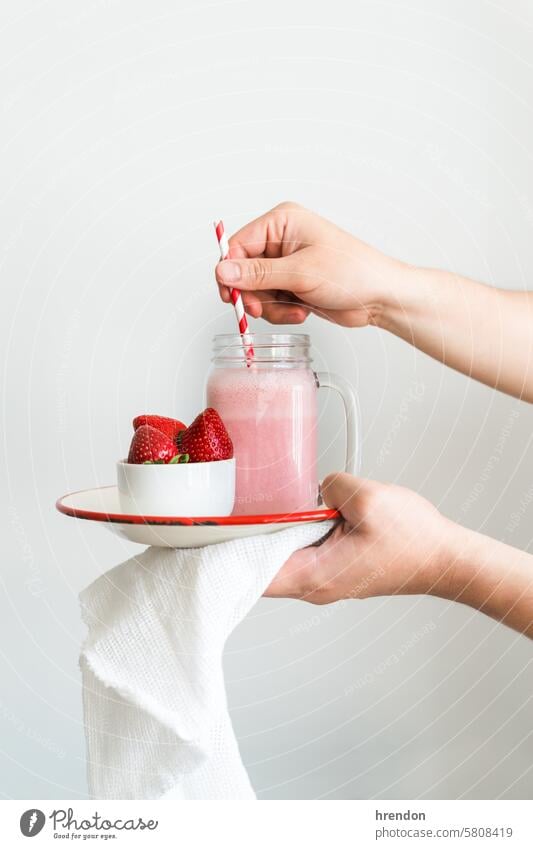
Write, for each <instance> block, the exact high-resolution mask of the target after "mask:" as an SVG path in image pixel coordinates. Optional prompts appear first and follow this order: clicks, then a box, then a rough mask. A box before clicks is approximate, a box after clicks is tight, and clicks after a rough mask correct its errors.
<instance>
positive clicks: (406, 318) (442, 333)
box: [376, 265, 533, 402]
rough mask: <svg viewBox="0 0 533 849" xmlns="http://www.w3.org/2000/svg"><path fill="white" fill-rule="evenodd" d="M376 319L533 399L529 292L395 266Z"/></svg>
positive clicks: (532, 295)
mask: <svg viewBox="0 0 533 849" xmlns="http://www.w3.org/2000/svg"><path fill="white" fill-rule="evenodd" d="M376 323H377V324H378V326H380V327H383V328H384V329H386V330H389V331H390V332H392V333H394V334H395V335H396V336H399V337H401V338H402V339H405V340H406V341H408V342H410V343H411V344H412V345H415V346H416V347H417V348H419V349H420V350H421V351H424V352H425V353H426V354H429V355H430V356H432V357H434V358H435V359H437V360H440V361H441V362H443V363H445V364H446V365H447V366H450V367H451V368H454V369H456V370H457V371H461V372H463V373H465V374H468V375H470V376H471V377H474V378H475V379H476V380H479V381H481V382H482V383H486V384H487V385H489V386H493V387H495V388H497V389H500V390H502V391H503V392H507V393H508V394H510V395H514V396H515V397H517V398H522V399H523V400H526V401H529V402H533V292H507V291H503V290H501V289H494V288H491V287H489V286H485V285H483V284H481V283H476V282H474V281H473V280H469V279H467V278H465V277H459V276H457V275H454V274H450V273H448V272H444V271H434V270H431V269H413V268H411V267H409V266H405V265H399V266H398V275H397V279H396V280H395V281H393V283H392V284H391V285H390V286H389V287H388V290H387V292H386V293H385V294H384V299H383V306H382V308H381V310H380V312H379V314H378V315H377V320H376Z"/></svg>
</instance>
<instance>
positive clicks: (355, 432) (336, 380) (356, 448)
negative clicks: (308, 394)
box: [315, 371, 361, 475]
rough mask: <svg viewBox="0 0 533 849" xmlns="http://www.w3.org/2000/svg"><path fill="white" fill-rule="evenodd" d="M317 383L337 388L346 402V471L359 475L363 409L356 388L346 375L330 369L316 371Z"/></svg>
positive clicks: (344, 402)
mask: <svg viewBox="0 0 533 849" xmlns="http://www.w3.org/2000/svg"><path fill="white" fill-rule="evenodd" d="M315 378H316V385H317V387H318V388H319V389H320V388H321V387H326V388H327V389H335V391H336V392H338V393H339V395H340V396H341V398H342V403H343V404H344V416H345V421H346V461H345V464H344V471H345V472H348V473H349V474H351V475H358V474H359V472H360V471H361V411H360V409H359V402H358V400H357V395H356V394H355V392H354V389H353V387H352V385H351V383H349V382H348V381H347V380H346V379H345V378H344V377H341V376H340V375H339V374H334V373H333V372H330V371H318V372H317V371H316V372H315Z"/></svg>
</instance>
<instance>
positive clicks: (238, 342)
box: [213, 333, 311, 348]
mask: <svg viewBox="0 0 533 849" xmlns="http://www.w3.org/2000/svg"><path fill="white" fill-rule="evenodd" d="M245 344H247V345H249V344H251V345H252V346H253V347H254V348H261V347H267V348H273V347H275V348H278V347H292V346H299V347H301V346H309V345H310V344H311V337H310V336H309V334H308V333H247V338H246V343H245V342H244V339H243V337H242V336H241V334H240V333H217V334H216V336H214V337H213V345H215V346H218V345H223V346H224V347H225V348H242V347H243V346H244V345H245Z"/></svg>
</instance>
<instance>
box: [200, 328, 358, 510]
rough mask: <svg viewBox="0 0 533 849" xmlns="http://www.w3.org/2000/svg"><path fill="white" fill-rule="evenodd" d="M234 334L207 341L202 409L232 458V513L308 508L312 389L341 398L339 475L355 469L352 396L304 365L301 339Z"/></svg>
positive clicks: (313, 476) (313, 464)
mask: <svg viewBox="0 0 533 849" xmlns="http://www.w3.org/2000/svg"><path fill="white" fill-rule="evenodd" d="M250 344H251V345H252V347H253V357H250V355H249V348H248V350H247V347H246V346H245V345H244V343H243V339H242V337H241V336H240V335H238V334H222V335H219V336H215V338H214V340H213V360H212V368H211V370H210V372H209V375H208V378H207V385H206V403H207V406H209V407H214V408H215V409H216V410H217V411H218V412H219V414H220V416H221V417H222V420H223V422H224V424H225V425H226V428H227V430H228V432H229V435H230V436H231V439H232V441H233V445H234V449H235V458H236V475H237V477H236V496H235V508H234V511H233V512H234V514H236V515H254V514H265V513H266V514H276V513H284V514H286V513H295V512H301V511H308V510H315V509H316V508H317V506H318V503H319V482H318V473H317V456H318V444H317V425H318V422H317V418H318V413H317V397H316V396H317V390H318V389H320V388H322V387H327V388H330V389H334V390H336V391H337V392H338V393H339V394H340V395H341V397H342V400H343V403H344V413H345V421H346V462H345V470H346V471H347V472H350V473H352V474H356V473H358V472H359V469H360V455H361V433H360V415H359V407H358V403H357V398H356V395H355V392H354V391H353V389H352V387H351V385H350V384H349V382H348V381H347V380H345V379H344V378H342V377H340V376H338V375H335V374H332V373H330V372H315V371H313V369H312V367H311V356H310V338H309V336H308V335H307V334H301V333H290V334H279V333H255V334H250V340H249V341H248V346H249V345H250Z"/></svg>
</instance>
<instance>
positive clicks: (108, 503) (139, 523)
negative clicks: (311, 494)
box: [56, 486, 339, 548]
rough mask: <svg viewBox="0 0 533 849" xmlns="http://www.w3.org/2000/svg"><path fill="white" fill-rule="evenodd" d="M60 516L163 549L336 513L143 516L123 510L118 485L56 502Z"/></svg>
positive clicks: (271, 529)
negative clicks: (91, 524) (101, 524)
mask: <svg viewBox="0 0 533 849" xmlns="http://www.w3.org/2000/svg"><path fill="white" fill-rule="evenodd" d="M56 507H57V509H58V510H59V512H60V513H64V514H65V515H66V516H71V517H72V518H74V519H85V520H88V521H91V522H100V523H103V524H104V525H105V527H107V528H109V530H110V531H112V533H114V534H117V535H118V536H120V537H123V538H124V539H127V540H129V541H130V542H138V543H139V544H140V545H156V546H161V547H163V548H198V547H200V546H203V545H213V544H214V543H217V542H226V541H227V540H230V539H238V538H241V537H251V536H256V535H257V534H271V533H274V532H275V531H281V530H283V529H284V528H291V527H294V526H295V525H301V524H302V523H310V522H325V521H327V520H328V519H336V518H338V516H339V514H338V513H337V511H336V510H328V509H326V508H322V509H319V510H308V511H307V512H305V513H289V514H282V513H273V514H268V515H259V516H224V517H213V516H143V515H141V514H140V513H132V514H126V513H123V512H122V511H121V509H120V504H119V500H118V490H117V487H116V486H103V487H98V488H96V489H84V490H82V491H80V492H71V493H69V494H68V495H64V496H63V497H62V498H59V499H58V500H57V502H56Z"/></svg>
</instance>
